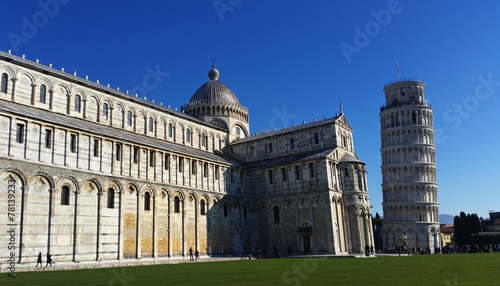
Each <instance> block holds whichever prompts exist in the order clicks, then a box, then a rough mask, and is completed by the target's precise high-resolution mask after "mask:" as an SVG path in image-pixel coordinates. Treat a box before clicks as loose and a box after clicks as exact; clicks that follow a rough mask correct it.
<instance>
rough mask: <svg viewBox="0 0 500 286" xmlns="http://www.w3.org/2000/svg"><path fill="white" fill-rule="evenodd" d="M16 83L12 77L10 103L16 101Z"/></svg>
mask: <svg viewBox="0 0 500 286" xmlns="http://www.w3.org/2000/svg"><path fill="white" fill-rule="evenodd" d="M16 82H17V78H15V77H13V78H12V95H11V100H12V101H15V100H16Z"/></svg>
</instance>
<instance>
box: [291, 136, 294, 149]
mask: <svg viewBox="0 0 500 286" xmlns="http://www.w3.org/2000/svg"><path fill="white" fill-rule="evenodd" d="M293 149H295V141H294V140H293V138H290V150H293Z"/></svg>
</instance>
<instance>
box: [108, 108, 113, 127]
mask: <svg viewBox="0 0 500 286" xmlns="http://www.w3.org/2000/svg"><path fill="white" fill-rule="evenodd" d="M113 109H114V108H113V107H112V106H109V107H108V110H109V114H108V116H109V125H110V126H113Z"/></svg>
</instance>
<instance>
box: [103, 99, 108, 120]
mask: <svg viewBox="0 0 500 286" xmlns="http://www.w3.org/2000/svg"><path fill="white" fill-rule="evenodd" d="M102 118H103V119H104V120H108V104H107V103H104V104H103V105H102Z"/></svg>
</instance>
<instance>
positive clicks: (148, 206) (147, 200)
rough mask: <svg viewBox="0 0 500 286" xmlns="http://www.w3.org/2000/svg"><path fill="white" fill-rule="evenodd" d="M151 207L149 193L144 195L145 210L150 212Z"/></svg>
mask: <svg viewBox="0 0 500 286" xmlns="http://www.w3.org/2000/svg"><path fill="white" fill-rule="evenodd" d="M150 207H151V194H150V193H149V192H146V193H145V194H144V210H145V211H149V210H151V209H150Z"/></svg>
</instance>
